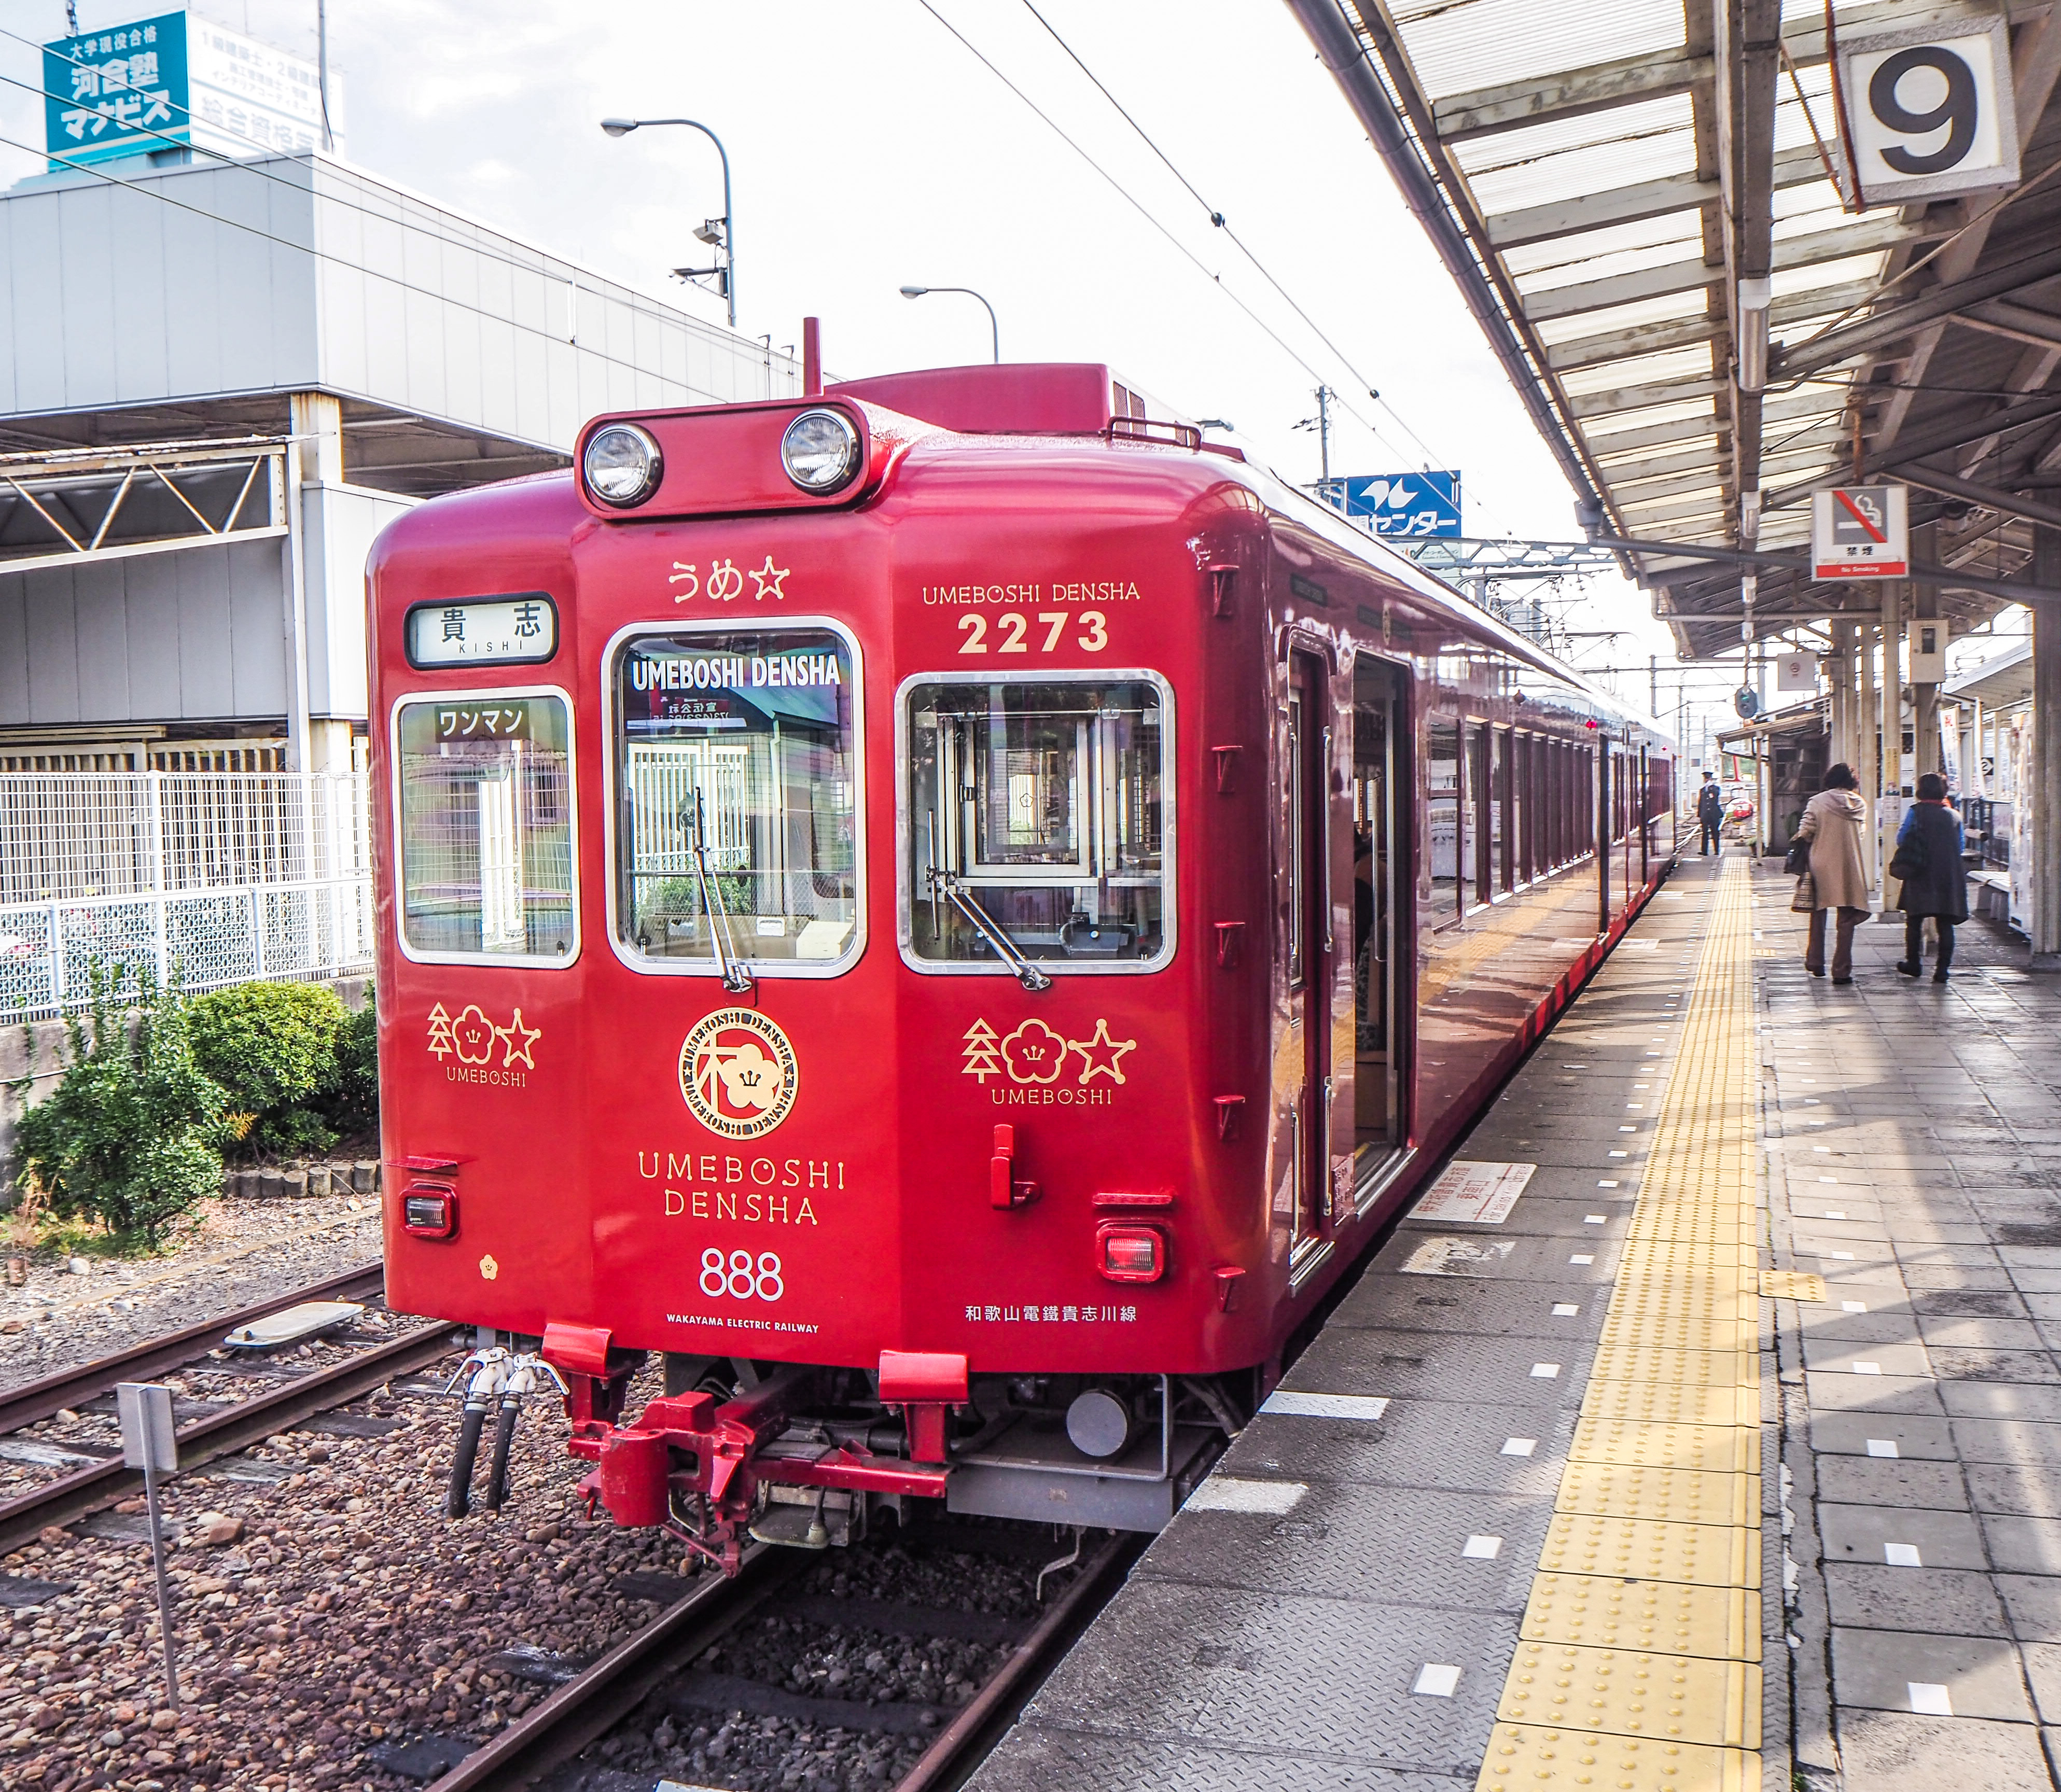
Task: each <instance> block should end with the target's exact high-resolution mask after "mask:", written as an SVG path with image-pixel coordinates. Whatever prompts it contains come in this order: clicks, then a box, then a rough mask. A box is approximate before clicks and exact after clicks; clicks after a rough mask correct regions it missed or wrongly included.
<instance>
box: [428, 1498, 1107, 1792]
mask: <svg viewBox="0 0 2061 1792" xmlns="http://www.w3.org/2000/svg"><path fill="white" fill-rule="evenodd" d="M917 1535H918V1537H919V1538H920V1537H921V1536H922V1532H921V1531H918V1533H917ZM1144 1542H1145V1539H1144V1538H1139V1537H1134V1536H1130V1535H1127V1534H1119V1535H1115V1536H1112V1537H1110V1538H1107V1539H1105V1540H1104V1541H1103V1542H1101V1543H1099V1545H1098V1546H1095V1548H1094V1549H1092V1550H1087V1551H1085V1552H1084V1553H1083V1556H1082V1558H1081V1560H1080V1562H1079V1566H1078V1568H1077V1569H1076V1571H1075V1574H1074V1576H1073V1578H1072V1579H1071V1581H1070V1582H1068V1583H1067V1585H1066V1586H1065V1587H1064V1588H1063V1590H1061V1591H1060V1592H1059V1594H1057V1596H1056V1597H1055V1598H1054V1600H1053V1601H1052V1602H1051V1605H1050V1606H1048V1607H1047V1608H1046V1609H1045V1610H1043V1612H1042V1613H1041V1614H1039V1616H1038V1617H1036V1618H1035V1619H1032V1620H1028V1621H1020V1622H1014V1623H1011V1622H1008V1621H1006V1620H1002V1621H997V1620H994V1619H993V1618H990V1617H989V1616H988V1614H985V1613H978V1612H975V1613H967V1612H963V1611H958V1610H946V1609H940V1608H936V1607H930V1606H923V1605H921V1604H918V1603H917V1602H914V1601H910V1602H906V1603H902V1602H893V1603H891V1604H890V1602H881V1601H876V1600H870V1599H866V1598H842V1597H840V1598H823V1597H821V1596H811V1595H810V1594H807V1593H806V1591H803V1590H799V1589H798V1586H797V1583H798V1582H801V1581H802V1579H803V1578H804V1577H805V1575H806V1571H807V1570H808V1569H809V1568H810V1566H812V1565H813V1564H814V1562H817V1561H820V1560H821V1559H822V1558H811V1557H809V1556H806V1555H802V1554H799V1553H798V1552H796V1551H794V1550H769V1549H767V1548H766V1546H763V1545H754V1546H753V1547H752V1549H751V1550H750V1551H748V1552H747V1554H746V1559H745V1567H744V1571H743V1573H742V1574H741V1575H740V1576H739V1578H738V1579H737V1580H735V1581H724V1580H718V1579H714V1578H710V1579H708V1580H705V1581H703V1582H701V1583H700V1584H698V1585H694V1586H692V1587H691V1588H690V1590H689V1591H687V1592H686V1594H684V1595H683V1596H682V1597H681V1598H678V1600H676V1601H675V1602H674V1603H672V1604H671V1605H670V1606H667V1607H666V1610H663V1611H662V1612H661V1613H660V1614H659V1615H658V1617H657V1618H654V1620H653V1621H652V1622H650V1624H648V1625H646V1626H645V1627H644V1628H643V1629H642V1630H639V1631H638V1632H637V1634H635V1635H634V1636H631V1637H630V1638H626V1640H624V1641H623V1642H621V1643H619V1644H618V1645H617V1646H615V1647H614V1649H612V1650H610V1651H609V1652H608V1653H607V1654H605V1655H603V1656H602V1658H600V1659H599V1660H598V1661H596V1662H594V1663H593V1664H592V1665H591V1666H588V1667H586V1669H585V1670H583V1671H582V1672H580V1673H578V1674H577V1675H576V1676H575V1677H574V1678H571V1679H570V1680H568V1681H566V1683H565V1684H564V1685H562V1686H560V1687H559V1688H558V1690H557V1691H556V1692H554V1694H551V1696H550V1698H546V1700H544V1701H543V1702H542V1703H541V1704H539V1705H538V1706H535V1707H534V1708H533V1709H532V1710H530V1711H529V1712H528V1713H526V1714H525V1715H524V1716H523V1717H522V1718H521V1719H519V1720H518V1722H515V1723H514V1724H511V1725H510V1726H509V1727H508V1728H507V1729H506V1730H503V1731H502V1733H501V1734H499V1735H498V1736H497V1737H495V1738H494V1739H493V1740H492V1741H491V1742H488V1743H486V1744H485V1745H484V1746H482V1747H480V1748H478V1749H477V1750H474V1751H473V1752H472V1753H471V1754H470V1755H468V1756H467V1757H466V1758H465V1759H464V1760H463V1761H462V1762H459V1763H458V1765H457V1766H454V1767H452V1768H451V1769H450V1770H449V1771H448V1772H446V1773H445V1774H443V1775H442V1777H441V1778H438V1779H437V1780H436V1781H435V1782H434V1784H432V1785H431V1786H429V1788H428V1789H427V1792H518V1789H524V1788H531V1787H549V1788H553V1789H557V1788H562V1787H568V1786H574V1785H576V1784H578V1783H581V1782H582V1779H583V1778H584V1776H583V1775H580V1774H578V1772H577V1770H576V1769H574V1763H575V1762H577V1761H578V1758H579V1757H580V1756H581V1755H582V1754H583V1753H584V1752H585V1751H587V1750H590V1749H592V1748H593V1747H594V1745H595V1744H597V1743H598V1742H604V1740H605V1738H607V1736H608V1735H609V1733H610V1731H611V1730H614V1729H616V1728H617V1726H619V1725H622V1723H623V1722H625V1720H626V1719H628V1718H631V1717H632V1716H633V1714H636V1713H638V1711H639V1710H640V1708H645V1709H646V1710H648V1709H649V1708H650V1707H651V1706H665V1707H666V1710H669V1711H671V1710H702V1711H703V1712H707V1713H719V1712H722V1711H725V1710H738V1711H741V1712H742V1713H743V1714H746V1716H747V1717H766V1716H774V1715H778V1714H783V1713H784V1714H787V1715H789V1716H790V1717H795V1718H798V1720H799V1721H805V1722H811V1723H813V1724H814V1726H817V1727H818V1729H820V1728H822V1727H825V1726H830V1727H835V1728H842V1729H847V1730H851V1731H853V1732H856V1733H858V1734H862V1735H866V1734H880V1733H894V1734H901V1735H903V1736H906V1735H908V1734H911V1733H912V1732H913V1733H914V1734H923V1733H924V1732H923V1731H922V1729H921V1728H920V1727H919V1726H923V1725H926V1724H929V1725H934V1726H936V1734H935V1736H934V1739H933V1740H932V1741H931V1742H930V1744H929V1746H927V1747H926V1748H925V1749H924V1750H922V1753H921V1754H920V1755H919V1756H918V1758H917V1759H916V1760H915V1762H914V1765H913V1766H910V1767H908V1768H907V1770H906V1771H904V1772H903V1773H902V1774H901V1775H900V1776H899V1777H898V1778H897V1780H896V1781H895V1782H894V1792H948V1789H949V1788H950V1787H952V1786H956V1785H958V1783H959V1782H961V1780H962V1779H963V1778H964V1777H965V1774H966V1772H967V1771H968V1770H970V1766H971V1765H972V1764H973V1763H974V1762H977V1761H978V1759H979V1758H981V1757H982V1755H983V1754H985V1753H986V1750H987V1749H988V1748H989V1747H990V1746H992V1745H993V1743H994V1741H995V1740H996V1739H997V1738H998V1737H999V1736H1000V1735H1001V1734H1002V1731H1003V1730H1006V1728H1007V1726H1008V1725H1009V1723H1010V1721H1011V1720H1012V1719H1013V1718H1014V1715H1015V1714H1016V1712H1017V1710H1018V1709H1019V1708H1020V1707H1021V1706H1022V1703H1023V1702H1024V1701H1025V1700H1026V1699H1027V1698H1029V1696H1030V1694H1031V1693H1032V1692H1033V1691H1034V1690H1035V1689H1036V1687H1037V1686H1038V1685H1039V1682H1041V1681H1042V1680H1043V1678H1044V1676H1045V1674H1046V1673H1047V1671H1048V1670H1050V1668H1051V1666H1052V1665H1053V1664H1054V1663H1055V1662H1056V1661H1057V1660H1058V1658H1059V1655H1060V1654H1061V1653H1062V1652H1063V1650H1064V1649H1065V1648H1066V1646H1067V1644H1068V1643H1069V1642H1071V1640H1072V1639H1073V1638H1074V1637H1075V1635H1077V1634H1079V1630H1081V1629H1082V1628H1083V1626H1085V1625H1086V1624H1087V1622H1088V1620H1089V1619H1090V1618H1091V1617H1093V1615H1094V1614H1095V1612H1096V1611H1097V1610H1099V1609H1100V1607H1101V1606H1102V1604H1103V1602H1104V1601H1105V1600H1106V1599H1107V1598H1108V1597H1109V1595H1110V1594H1111V1593H1113V1592H1114V1591H1115V1588H1116V1586H1118V1585H1119V1584H1120V1583H1121V1581H1122V1579H1123V1573H1124V1571H1125V1570H1127V1568H1128V1567H1129V1566H1130V1564H1131V1562H1133V1561H1135V1559H1136V1558H1137V1556H1138V1554H1139V1552H1140V1551H1141V1550H1143V1546H1144ZM766 1619H772V1620H776V1621H777V1620H782V1619H785V1620H787V1621H788V1622H791V1623H795V1624H798V1625H800V1626H806V1625H809V1624H810V1623H817V1624H826V1623H827V1624H839V1623H841V1624H842V1626H844V1627H846V1628H850V1629H856V1630H866V1631H869V1632H871V1631H883V1632H887V1633H894V1632H900V1633H902V1634H918V1635H921V1634H945V1635H953V1634H958V1635H962V1636H971V1635H975V1634H985V1635H987V1636H990V1637H992V1638H998V1639H1000V1638H1006V1647H1005V1648H1004V1650H1003V1653H1002V1657H1001V1659H1000V1661H999V1662H998V1664H996V1665H995V1666H994V1667H993V1669H992V1670H991V1671H990V1673H989V1674H987V1676H986V1678H985V1679H984V1680H983V1682H982V1684H981V1685H980V1686H979V1688H978V1690H977V1691H976V1692H975V1693H974V1694H973V1695H972V1697H971V1698H969V1699H968V1700H967V1701H966V1702H965V1703H964V1704H963V1705H962V1706H959V1707H958V1710H956V1712H955V1713H954V1714H951V1715H950V1717H949V1718H946V1716H945V1714H943V1713H942V1712H940V1711H939V1710H938V1709H937V1708H936V1707H934V1706H929V1705H924V1704H919V1703H917V1702H893V1701H880V1702H872V1701H866V1702H861V1701H858V1700H855V1699H854V1700H839V1699H834V1698H821V1697H814V1696H810V1695H807V1694H794V1693H791V1692H789V1691H787V1690H786V1689H785V1688H784V1687H782V1686H779V1685H778V1684H774V1683H772V1682H766V1681H764V1680H762V1679H755V1678H749V1677H746V1676H741V1675H731V1674H714V1673H711V1672H710V1671H708V1670H706V1668H704V1667H702V1666H698V1665H697V1664H699V1663H703V1662H706V1661H707V1660H708V1659H709V1658H710V1654H711V1651H714V1650H717V1649H718V1648H719V1647H720V1646H722V1644H723V1643H724V1642H725V1641H726V1639H730V1638H734V1637H735V1636H736V1635H737V1634H738V1633H739V1632H741V1631H742V1630H744V1629H745V1627H746V1626H747V1625H750V1624H751V1623H753V1622H754V1621H761V1620H766ZM662 1721H670V1720H663V1719H662ZM568 1770H572V1771H571V1772H570V1774H569V1773H568Z"/></svg>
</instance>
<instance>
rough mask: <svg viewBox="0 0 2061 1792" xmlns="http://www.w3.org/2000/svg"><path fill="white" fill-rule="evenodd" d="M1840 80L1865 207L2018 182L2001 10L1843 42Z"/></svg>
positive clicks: (2008, 46)
mask: <svg viewBox="0 0 2061 1792" xmlns="http://www.w3.org/2000/svg"><path fill="white" fill-rule="evenodd" d="M1839 85H1840V91H1841V92H1842V94H1843V95H1844V97H1845V101H1846V114H1847V122H1848V125H1849V126H1850V128H1851V134H1852V138H1853V151H1854V162H1855V167H1854V170H1853V172H1854V175H1855V179H1856V181H1857V182H1858V183H1859V188H1860V202H1861V204H1862V205H1863V206H1888V205H1902V204H1904V203H1905V202H1907V201H1909V200H1912V199H1920V198H1929V199H1942V198H1947V197H1949V196H1950V195H1951V194H1957V193H1979V192H1982V191H1984V190H1988V189H1991V188H1994V187H1999V186H2017V185H2018V181H2019V167H2018V119H2017V114H2016V112H2015V109H2014V108H2013V106H2012V103H2011V43H2010V38H2009V34H2008V28H2007V26H2006V24H2005V22H2004V21H2003V19H2002V18H1993V19H1991V20H1988V21H1987V22H1970V23H1967V24H1965V25H1962V24H1952V25H1936V24H1935V25H1931V26H1916V27H1913V28H1911V29H1910V30H1903V31H1892V32H1888V33H1885V34H1883V35H1880V36H1877V37H1867V38H1855V39H1853V40H1851V42H1843V43H1842V44H1841V45H1840V46H1839Z"/></svg>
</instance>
